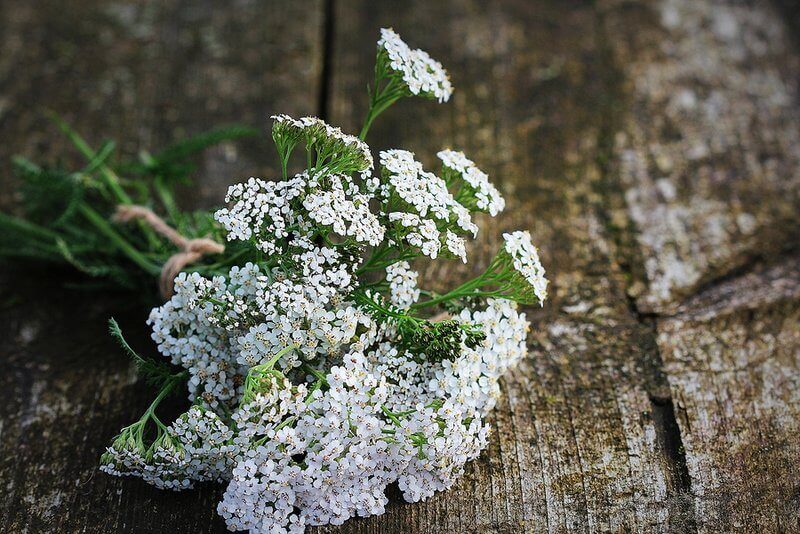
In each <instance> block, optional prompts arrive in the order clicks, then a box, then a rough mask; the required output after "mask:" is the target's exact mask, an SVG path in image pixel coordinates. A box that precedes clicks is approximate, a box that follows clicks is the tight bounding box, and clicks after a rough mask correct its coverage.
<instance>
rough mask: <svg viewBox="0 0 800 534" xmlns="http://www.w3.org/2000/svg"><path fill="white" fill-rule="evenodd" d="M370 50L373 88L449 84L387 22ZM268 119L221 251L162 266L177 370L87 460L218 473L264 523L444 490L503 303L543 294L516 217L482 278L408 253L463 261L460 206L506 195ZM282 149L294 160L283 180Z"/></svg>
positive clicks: (495, 342) (507, 343) (334, 517)
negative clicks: (176, 391) (176, 396)
mask: <svg viewBox="0 0 800 534" xmlns="http://www.w3.org/2000/svg"><path fill="white" fill-rule="evenodd" d="M378 58H379V61H382V60H383V61H387V62H388V63H387V65H383V67H387V68H389V69H391V70H392V72H393V73H394V74H389V77H390V80H389V81H388V82H387V83H388V85H387V86H386V87H389V88H390V89H391V88H392V84H395V85H394V86H393V87H394V88H395V89H398V88H399V92H400V93H403V94H407V92H408V91H410V92H411V93H413V94H423V95H426V96H432V97H435V98H438V99H439V100H447V98H448V97H449V96H450V93H451V91H452V88H451V86H450V83H449V81H448V79H447V74H446V73H445V72H444V70H443V69H442V68H441V65H439V63H437V62H435V61H433V60H432V59H430V57H429V56H428V55H427V54H426V53H424V52H422V51H420V50H411V49H409V48H408V46H407V45H406V44H405V43H403V42H402V41H401V40H400V38H399V37H398V36H397V34H395V33H394V32H392V31H391V30H385V29H384V30H382V31H381V41H380V42H379V51H378ZM381 58H383V59H381ZM381 66H382V65H381V64H380V63H379V65H378V67H379V68H378V69H376V73H380V72H381ZM378 77H380V74H378ZM383 81H384V82H385V81H386V80H383ZM401 81H402V84H405V85H402V84H401ZM376 85H377V84H376ZM406 86H407V88H406ZM386 87H384V89H383V90H386V91H388V90H389V89H386ZM376 94H377V93H376ZM401 96H402V95H401ZM380 98H385V99H387V100H385V101H382V100H380ZM380 98H378V99H377V100H376V101H377V102H378V104H375V102H373V106H375V105H377V107H378V108H380V106H384V105H386V102H389V101H390V100H391V99H392V98H399V97H398V96H397V95H396V94H389V95H388V96H387V95H383V96H381V97H380ZM374 114H375V110H374V109H372V107H371V109H370V114H369V116H368V119H367V121H365V122H366V124H365V127H364V129H363V130H362V132H361V136H362V137H363V136H365V135H366V132H367V130H368V128H369V124H370V123H371V120H372V119H373V118H374ZM273 119H274V123H273V128H272V136H273V140H274V142H275V144H276V146H277V148H278V153H279V156H280V159H281V167H282V176H283V179H282V180H280V181H276V182H270V181H265V180H261V179H257V178H251V179H250V180H248V181H247V182H245V183H241V184H237V185H234V186H232V187H230V188H229V190H228V194H227V196H226V202H227V203H228V205H227V207H225V208H223V209H220V210H218V211H217V212H216V213H214V219H215V220H216V222H217V223H218V224H219V226H220V227H221V228H222V230H224V232H225V237H226V238H227V239H228V240H229V241H231V242H233V244H232V245H231V246H230V247H229V249H228V251H226V254H228V255H227V256H224V257H222V258H219V261H217V262H216V263H214V264H208V263H206V264H202V265H199V266H198V267H197V269H198V270H201V269H202V270H204V271H203V272H204V273H205V274H204V275H201V274H199V273H198V272H192V273H186V272H184V273H181V274H179V275H178V276H177V277H176V278H175V284H174V288H175V293H174V295H173V296H172V297H171V298H170V299H169V300H168V301H167V302H166V303H164V304H163V305H162V306H159V307H157V308H155V309H153V310H152V312H151V314H150V317H149V319H148V323H149V324H150V325H151V327H152V338H153V340H154V341H155V342H156V344H157V346H158V350H159V352H160V353H161V354H162V355H163V356H164V357H166V358H168V359H169V361H170V362H171V363H172V364H173V365H174V366H177V367H179V368H180V371H178V372H176V373H174V374H172V373H173V371H172V370H170V369H167V370H164V369H163V368H159V369H161V371H163V372H161V373H160V374H159V375H158V376H159V378H160V380H161V381H162V382H161V384H162V389H161V392H160V393H159V394H158V396H157V397H156V400H155V401H154V402H153V404H152V405H151V406H150V407H149V408H148V410H147V411H146V412H145V414H144V415H143V416H142V418H141V419H140V420H139V421H137V422H136V423H134V424H133V425H131V426H129V427H126V428H125V429H123V431H122V432H121V433H120V435H119V436H118V437H117V439H116V440H115V441H114V442H113V444H112V446H111V447H109V448H108V449H107V451H106V453H105V454H104V456H103V459H102V469H103V470H104V471H106V472H108V473H111V474H116V475H135V476H139V477H141V478H143V479H144V480H146V481H147V482H149V483H152V484H154V485H156V486H158V487H163V488H170V489H176V490H179V489H184V488H188V487H190V486H191V485H192V484H193V483H194V482H196V481H226V482H227V483H228V486H227V489H226V491H225V494H224V497H223V499H222V502H220V504H219V506H218V512H219V514H220V515H221V516H222V517H223V518H224V519H225V521H226V523H227V525H228V527H229V528H230V529H231V530H250V531H251V532H256V533H261V532H265V533H270V534H278V533H283V532H302V531H303V530H304V529H305V527H306V526H307V525H325V524H336V525H338V524H341V523H343V522H344V521H346V520H347V519H349V518H351V517H355V516H370V515H375V514H381V513H383V512H384V508H385V506H386V504H387V502H388V499H387V496H386V488H387V486H388V485H389V484H393V483H396V484H397V485H398V487H399V488H400V490H401V492H402V494H403V497H404V498H405V499H406V500H407V501H410V502H414V501H419V500H420V499H425V498H428V497H430V496H431V495H433V494H434V493H435V492H437V491H442V490H445V489H447V488H448V487H450V486H451V485H452V484H453V483H454V482H455V481H456V479H457V478H458V477H459V476H460V475H461V474H462V473H463V469H464V465H465V463H466V462H468V461H470V460H471V459H474V458H476V457H477V456H478V455H479V454H480V452H481V451H482V450H483V449H484V448H485V447H486V444H487V439H488V434H489V426H488V424H487V423H486V422H485V416H486V415H487V413H488V412H489V410H491V408H492V407H493V406H494V405H495V402H496V401H497V398H498V397H499V394H500V388H499V385H498V381H499V379H500V377H501V376H502V374H503V373H504V372H505V371H507V370H509V369H511V368H513V367H514V366H515V365H516V364H517V362H519V361H520V359H521V358H523V357H524V356H525V354H526V348H525V347H526V345H525V338H526V334H527V331H528V328H529V324H528V322H527V320H526V318H525V315H524V314H523V313H520V312H519V311H518V310H517V304H516V303H517V302H521V303H532V302H542V301H543V300H544V299H545V298H546V296H547V295H546V293H547V280H546V279H545V278H544V269H543V268H542V265H541V263H540V261H539V256H538V251H537V250H536V248H535V247H534V246H533V245H532V244H531V242H530V235H529V234H528V232H514V233H511V234H504V239H505V247H504V248H503V249H502V250H501V251H500V252H499V253H498V255H497V256H496V257H495V259H494V260H493V261H492V262H491V263H490V265H489V267H488V268H487V270H486V272H485V273H484V274H482V275H480V276H478V277H476V278H474V279H473V280H470V281H468V282H465V283H464V284H463V285H462V286H460V287H458V288H456V289H454V290H452V291H450V292H448V293H444V294H441V295H439V294H436V293H432V292H428V291H422V290H421V289H420V288H419V287H418V285H417V282H418V278H419V276H418V273H417V272H416V271H414V270H412V268H411V265H412V264H411V263H410V262H411V261H413V260H415V259H417V258H419V257H420V256H427V257H429V258H437V257H439V256H447V257H452V258H459V259H461V260H462V261H463V262H465V263H466V261H467V260H466V241H465V238H464V237H463V236H465V235H472V236H473V237H474V236H475V235H476V234H477V231H478V227H477V225H476V224H475V223H474V222H473V220H472V217H471V213H472V212H475V211H484V212H487V213H489V214H490V215H492V216H494V215H496V214H497V213H499V212H500V211H502V209H503V208H504V201H503V198H502V197H501V196H500V194H499V193H498V191H497V189H496V188H495V187H494V186H493V185H491V183H490V182H489V180H488V177H487V176H486V174H485V173H483V172H482V171H481V170H480V169H478V168H477V167H476V166H475V164H474V163H473V162H472V161H470V160H469V159H467V158H466V156H464V154H463V153H461V152H455V151H452V150H445V151H442V152H440V153H439V158H440V159H441V160H442V162H443V164H444V167H443V170H442V177H439V176H437V175H435V174H433V173H431V172H428V171H426V170H425V169H424V168H423V166H422V164H421V163H419V162H418V161H417V160H416V159H415V157H414V154H413V153H411V152H408V151H405V150H387V151H383V152H381V153H380V157H379V161H380V166H381V172H380V178H378V177H373V176H372V170H373V160H372V155H371V153H370V150H369V147H368V146H367V145H366V144H365V143H364V142H363V141H362V140H361V139H359V138H356V137H353V136H350V135H347V134H344V133H343V132H342V131H341V130H340V129H338V128H334V127H331V126H329V125H327V124H326V123H324V122H323V121H321V120H320V119H317V118H314V117H304V118H301V119H293V118H291V117H289V116H286V115H277V116H275V117H273ZM298 146H303V147H304V148H305V150H306V156H307V158H306V161H307V168H306V169H305V171H303V172H301V173H299V174H295V175H294V176H292V177H290V176H289V174H288V170H287V169H288V165H289V161H290V156H291V154H292V152H293V150H294V149H295V148H296V147H298ZM451 189H452V191H451ZM423 295H424V298H423ZM495 296H497V297H502V298H488V299H486V297H495ZM505 299H509V300H505ZM481 302H485V305H482V304H480V303H481ZM432 306H441V307H442V308H443V309H444V310H446V311H447V313H448V314H450V315H451V318H446V319H442V320H436V319H435V318H434V317H433V316H434V313H432V312H430V310H431V309H432V308H431V307H432ZM156 367H157V366H156ZM184 380H187V381H188V384H187V388H188V393H189V400H190V402H191V403H192V404H191V407H190V409H189V410H188V411H187V412H186V413H185V414H183V415H182V416H180V417H179V418H177V420H175V421H174V422H173V423H172V424H171V425H169V426H167V425H165V424H164V423H162V422H161V420H160V419H159V418H158V416H157V415H156V408H157V407H158V404H159V402H160V401H161V400H162V399H163V398H164V396H165V395H166V394H167V393H169V392H170V391H171V389H172V388H173V387H174V386H177V385H182V384H183V382H184Z"/></svg>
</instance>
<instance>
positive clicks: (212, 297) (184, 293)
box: [149, 240, 374, 408]
mask: <svg viewBox="0 0 800 534" xmlns="http://www.w3.org/2000/svg"><path fill="white" fill-rule="evenodd" d="M297 241H299V244H300V245H304V246H305V247H306V248H301V247H300V246H298V247H297V248H298V251H297V253H295V254H294V256H293V258H294V261H295V262H296V263H297V264H298V265H300V266H301V269H302V270H301V273H302V276H301V277H300V278H299V279H298V280H296V281H292V280H290V279H288V278H286V277H285V276H283V275H281V273H280V272H275V273H262V272H261V270H260V269H259V268H258V267H257V266H255V265H253V264H250V263H248V264H247V265H245V266H244V267H242V268H233V269H232V270H231V272H230V277H229V279H228V280H225V279H224V278H223V277H215V278H214V279H211V280H209V279H206V278H203V277H201V276H200V275H198V274H197V273H192V274H186V273H181V274H180V275H179V276H178V277H177V278H176V280H175V295H174V296H173V297H172V298H171V299H170V300H169V301H168V302H167V303H165V304H164V305H163V306H161V307H158V308H155V309H154V310H153V311H152V312H151V314H150V319H149V323H150V324H151V325H152V327H153V340H154V341H155V342H156V343H157V344H158V350H159V351H160V352H161V353H162V354H163V355H164V356H167V357H169V358H170V359H171V361H172V363H174V364H176V365H179V366H181V367H184V368H185V369H187V370H188V371H189V375H190V379H189V396H190V398H191V399H194V398H197V397H200V398H201V399H202V400H203V402H204V403H205V404H206V405H208V406H210V407H213V408H217V407H218V406H219V405H220V403H221V404H222V405H231V404H234V403H236V402H238V399H239V397H240V396H241V393H242V387H243V378H244V375H246V373H247V370H248V369H249V368H251V367H253V366H255V365H260V364H262V363H264V362H266V361H268V360H269V359H270V358H271V357H272V356H273V355H274V354H275V353H277V352H278V351H280V350H281V349H284V348H286V347H288V346H292V345H294V346H296V349H295V350H293V351H290V352H288V353H286V354H285V355H284V356H283V357H282V358H281V359H280V360H279V361H278V362H277V365H278V367H279V368H281V369H291V368H294V367H297V366H299V365H300V364H301V363H302V362H303V361H310V360H314V359H316V358H317V357H319V356H331V355H335V354H337V353H338V352H339V351H340V350H341V347H342V346H344V345H347V344H349V343H350V342H352V341H354V339H355V338H356V331H357V329H359V327H361V328H362V329H366V330H369V329H372V328H374V321H373V319H372V318H371V316H370V315H369V314H367V313H366V312H364V311H363V310H361V309H360V308H358V307H355V306H354V305H353V304H352V303H350V302H348V301H346V300H345V295H346V292H347V291H350V290H351V289H352V286H353V284H354V281H353V278H352V273H351V271H352V265H346V264H344V263H342V262H341V261H340V258H339V253H338V252H337V251H336V250H335V249H332V248H317V247H315V246H314V245H312V244H311V243H309V242H307V241H304V240H297Z"/></svg>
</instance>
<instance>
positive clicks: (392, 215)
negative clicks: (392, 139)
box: [380, 149, 478, 263]
mask: <svg viewBox="0 0 800 534" xmlns="http://www.w3.org/2000/svg"><path fill="white" fill-rule="evenodd" d="M380 162H381V167H382V169H383V173H384V176H385V177H386V182H385V183H384V184H383V187H382V191H381V195H382V196H383V198H384V204H385V206H386V209H387V210H389V209H390V208H391V207H393V206H396V205H397V204H398V202H399V203H402V204H404V205H405V206H407V209H408V210H411V211H405V210H404V211H389V213H388V218H389V221H390V222H399V223H400V224H399V226H397V229H399V230H400V232H399V233H400V236H401V237H402V238H404V239H405V241H406V242H407V243H408V244H409V245H412V246H415V247H417V248H419V249H420V250H421V251H422V253H423V254H424V255H426V256H428V257H430V258H433V259H435V258H436V257H437V256H438V254H439V251H440V250H441V249H442V247H443V246H444V248H445V249H446V250H447V251H449V252H450V253H451V254H452V255H453V256H455V257H457V258H460V259H461V260H462V261H463V262H464V263H466V261H467V259H466V243H465V241H464V239H463V238H462V237H459V236H458V235H457V234H456V233H455V232H454V231H453V230H457V231H460V232H467V233H470V234H472V235H473V236H475V235H477V233H478V226H477V225H476V224H475V223H474V222H472V217H471V216H470V212H469V210H468V209H467V208H466V207H464V206H463V205H462V204H460V203H459V202H457V201H456V199H455V198H454V197H453V195H452V194H451V193H450V191H448V189H447V184H446V183H445V181H444V180H442V179H441V178H439V177H438V176H436V175H435V174H433V173H431V172H428V171H426V170H425V169H424V168H423V167H422V164H421V163H420V162H418V161H417V160H416V159H414V154H413V153H411V152H408V151H407V150H397V149H395V150H386V151H383V152H381V153H380ZM445 229H446V230H445Z"/></svg>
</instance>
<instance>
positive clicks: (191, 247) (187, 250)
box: [113, 204, 225, 299]
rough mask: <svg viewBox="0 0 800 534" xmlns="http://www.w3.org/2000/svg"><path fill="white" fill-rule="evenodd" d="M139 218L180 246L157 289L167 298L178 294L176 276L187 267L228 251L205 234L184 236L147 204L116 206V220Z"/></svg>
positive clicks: (168, 263)
mask: <svg viewBox="0 0 800 534" xmlns="http://www.w3.org/2000/svg"><path fill="white" fill-rule="evenodd" d="M137 219H138V220H141V221H143V222H144V223H145V224H147V225H148V226H149V227H150V228H152V229H153V230H154V231H155V232H156V233H158V234H160V235H162V236H164V237H165V238H166V239H167V240H169V241H170V242H171V243H172V244H173V245H175V246H176V247H178V248H179V249H180V251H179V252H176V253H175V254H173V255H172V256H170V257H169V259H168V260H167V261H166V263H164V265H163V266H162V267H161V275H160V276H159V280H158V290H159V292H160V293H161V296H162V297H163V298H164V299H169V298H170V297H172V295H173V294H174V293H175V277H176V276H178V273H180V272H181V271H182V270H183V268H184V267H186V266H187V265H190V264H192V263H195V262H196V261H198V260H199V259H200V258H202V257H203V256H205V255H207V254H222V253H223V252H225V245H222V244H220V243H217V242H216V241H214V240H213V239H208V238H205V237H203V238H199V239H188V238H186V237H184V236H182V235H181V234H180V233H179V232H178V231H177V230H175V229H174V228H172V227H171V226H170V225H168V224H167V223H166V222H164V219H162V218H161V217H159V216H158V215H156V214H155V213H154V212H153V210H151V209H150V208H146V207H144V206H136V205H132V204H120V205H119V206H117V209H116V211H115V212H114V217H113V220H114V221H116V222H122V223H127V222H130V221H133V220H137Z"/></svg>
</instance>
